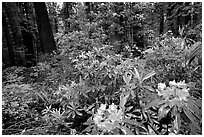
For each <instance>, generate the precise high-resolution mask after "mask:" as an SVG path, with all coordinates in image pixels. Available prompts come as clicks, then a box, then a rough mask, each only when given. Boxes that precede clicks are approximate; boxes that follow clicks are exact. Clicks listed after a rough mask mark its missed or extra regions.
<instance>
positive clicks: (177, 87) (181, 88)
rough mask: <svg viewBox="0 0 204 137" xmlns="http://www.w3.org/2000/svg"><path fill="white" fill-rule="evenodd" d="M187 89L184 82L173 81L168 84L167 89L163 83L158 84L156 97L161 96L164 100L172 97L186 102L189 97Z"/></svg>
mask: <svg viewBox="0 0 204 137" xmlns="http://www.w3.org/2000/svg"><path fill="white" fill-rule="evenodd" d="M188 91H189V88H187V84H186V83H185V81H180V82H178V83H176V82H175V80H173V81H170V82H169V87H166V85H165V83H158V90H157V92H158V95H159V96H163V97H164V98H167V99H169V98H170V97H173V98H174V99H175V98H177V99H179V100H185V101H186V100H187V97H188V96H190V95H189V92H188Z"/></svg>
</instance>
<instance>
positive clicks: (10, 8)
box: [2, 2, 25, 66]
mask: <svg viewBox="0 0 204 137" xmlns="http://www.w3.org/2000/svg"><path fill="white" fill-rule="evenodd" d="M2 5H3V7H4V8H5V11H6V14H7V15H8V18H9V24H10V26H11V30H12V33H13V41H14V45H15V46H14V47H13V48H14V49H15V50H16V51H15V52H16V61H17V62H16V65H23V66H24V65H25V51H24V50H25V49H24V45H23V41H22V34H21V27H20V24H19V20H18V9H17V8H18V7H17V6H16V3H14V2H5V3H3V4H2Z"/></svg>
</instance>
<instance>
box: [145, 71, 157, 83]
mask: <svg viewBox="0 0 204 137" xmlns="http://www.w3.org/2000/svg"><path fill="white" fill-rule="evenodd" d="M155 74H156V73H155V72H154V71H152V72H150V73H148V74H147V75H145V76H144V77H143V79H142V81H144V80H146V79H149V78H151V77H152V76H154V75H155Z"/></svg>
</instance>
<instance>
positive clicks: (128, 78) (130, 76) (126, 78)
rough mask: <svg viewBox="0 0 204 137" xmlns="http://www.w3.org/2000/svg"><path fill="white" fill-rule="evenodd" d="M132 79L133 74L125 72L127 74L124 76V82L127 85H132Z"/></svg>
mask: <svg viewBox="0 0 204 137" xmlns="http://www.w3.org/2000/svg"><path fill="white" fill-rule="evenodd" d="M131 78H132V74H131V73H130V72H125V74H124V75H123V80H124V81H125V83H126V84H127V85H128V84H129V83H130V80H131Z"/></svg>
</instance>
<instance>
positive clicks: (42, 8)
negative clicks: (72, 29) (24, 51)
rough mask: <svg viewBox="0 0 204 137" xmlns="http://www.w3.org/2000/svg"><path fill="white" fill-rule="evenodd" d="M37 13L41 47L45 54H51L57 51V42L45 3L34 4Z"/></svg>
mask: <svg viewBox="0 0 204 137" xmlns="http://www.w3.org/2000/svg"><path fill="white" fill-rule="evenodd" d="M33 4H34V8H35V13H36V16H37V27H38V33H39V39H40V45H41V47H42V52H43V53H51V52H52V51H54V50H56V49H57V48H56V45H55V40H54V36H53V32H52V28H51V25H50V21H49V17H48V12H47V8H46V5H45V2H34V3H33Z"/></svg>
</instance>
